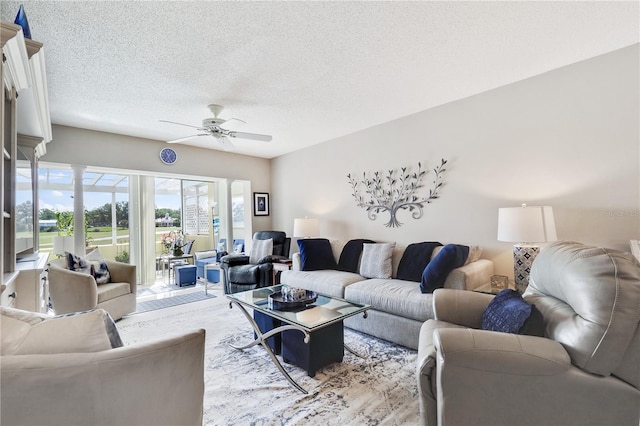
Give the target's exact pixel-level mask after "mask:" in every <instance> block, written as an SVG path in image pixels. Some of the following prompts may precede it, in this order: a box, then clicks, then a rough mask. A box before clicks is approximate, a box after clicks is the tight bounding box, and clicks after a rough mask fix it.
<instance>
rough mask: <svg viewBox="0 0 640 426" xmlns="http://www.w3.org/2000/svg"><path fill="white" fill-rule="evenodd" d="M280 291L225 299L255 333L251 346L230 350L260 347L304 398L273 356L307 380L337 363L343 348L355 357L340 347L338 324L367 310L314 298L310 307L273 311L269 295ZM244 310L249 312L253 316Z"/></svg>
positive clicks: (251, 292)
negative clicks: (297, 369)
mask: <svg viewBox="0 0 640 426" xmlns="http://www.w3.org/2000/svg"><path fill="white" fill-rule="evenodd" d="M282 287H283V286H282V285H276V286H273V287H265V288H259V289H255V290H249V291H243V292H240V293H233V294H228V295H227V298H229V307H230V308H232V307H233V305H235V306H237V307H238V308H240V311H241V312H242V313H243V314H244V316H245V317H246V318H247V320H248V321H249V323H250V324H251V326H252V327H253V330H254V332H255V340H253V341H252V342H249V343H248V344H246V345H243V346H234V345H231V346H232V347H233V348H235V349H239V350H243V349H248V348H251V347H253V346H255V345H258V344H261V345H262V346H263V347H264V348H265V350H266V351H267V354H269V357H270V358H271V360H272V361H273V363H274V364H275V365H276V367H278V369H279V370H280V372H281V373H282V374H283V375H284V377H285V378H286V379H287V380H288V381H289V383H291V385H292V386H293V387H295V388H296V389H298V390H299V391H300V392H302V393H305V394H306V393H308V392H307V391H306V390H304V389H303V388H302V387H301V386H300V385H299V384H298V383H296V382H295V381H294V380H293V379H292V378H291V376H290V375H289V374H288V373H287V371H286V370H285V369H284V367H283V366H282V364H281V363H280V361H279V360H278V358H277V356H276V354H280V355H282V359H283V360H284V361H285V362H287V363H291V364H294V365H297V366H299V367H302V368H304V369H305V370H306V371H307V374H308V375H309V376H311V377H313V376H314V375H315V373H316V370H318V369H320V368H322V367H324V366H326V365H328V364H330V363H332V362H341V361H342V358H343V356H344V349H345V348H346V349H347V350H348V351H349V352H351V353H353V354H355V355H358V354H357V353H356V352H354V351H353V350H352V349H350V348H349V347H348V346H347V345H345V344H344V326H343V323H342V322H343V320H344V319H345V318H348V317H350V316H353V315H358V314H363V315H364V317H365V318H366V317H367V310H368V309H369V308H370V306H369V305H362V304H358V303H351V302H348V301H346V300H344V299H340V298H337V297H331V296H325V295H322V294H317V299H316V301H315V302H313V303H312V304H310V305H306V306H301V307H298V308H293V309H274V308H272V307H270V305H269V295H274V294H276V293H279V292H280V291H281V288H282ZM248 310H252V311H253V316H252V315H251V313H249V311H248ZM358 356H360V355H358Z"/></svg>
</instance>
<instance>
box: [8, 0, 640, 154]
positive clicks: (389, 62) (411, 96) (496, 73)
mask: <svg viewBox="0 0 640 426" xmlns="http://www.w3.org/2000/svg"><path fill="white" fill-rule="evenodd" d="M20 3H23V4H24V7H25V10H26V13H27V17H28V20H29V24H30V28H31V33H32V36H33V38H34V39H35V40H38V41H41V42H43V43H44V46H45V47H44V49H45V54H46V65H47V72H48V75H47V78H48V86H49V102H50V108H51V120H52V122H53V123H55V124H63V125H68V126H75V127H82V128H88V129H95V130H100V131H107V132H113V133H119V134H125V135H132V136H140V137H145V138H151V139H158V140H169V139H175V138H180V137H184V136H188V135H190V134H192V132H191V130H192V129H189V128H187V127H182V126H175V125H170V124H166V123H159V122H158V120H161V119H164V120H170V121H176V122H181V123H187V124H192V125H200V123H201V121H202V119H203V118H206V117H209V116H210V112H209V110H208V109H207V105H208V104H211V103H217V104H222V105H224V106H225V107H226V109H225V111H224V112H223V113H222V115H221V116H222V118H231V117H236V118H240V119H242V120H244V121H246V124H244V125H242V126H241V127H240V128H237V129H236V130H239V131H243V132H254V133H266V134H270V135H273V141H272V142H269V143H265V142H254V141H248V140H240V139H235V140H233V143H234V145H235V147H236V150H235V152H237V153H241V154H248V155H256V156H260V157H266V158H272V157H275V156H278V155H282V154H284V153H287V152H291V151H294V150H297V149H301V148H304V147H307V146H309V145H312V144H316V143H320V142H323V141H326V140H329V139H333V138H336V137H339V136H342V135H345V134H349V133H352V132H355V131H357V130H360V129H363V128H367V127H371V126H374V125H376V124H380V123H384V122H387V121H390V120H393V119H396V118H399V117H403V116H406V115H409V114H413V113H416V112H419V111H422V110H425V109H428V108H431V107H434V106H437V105H441V104H443V103H446V102H450V101H453V100H456V99H460V98H464V97H467V96H470V95H474V94H477V93H480V92H483V91H486V90H490V89H493V88H496V87H499V86H503V85H505V84H509V83H512V82H515V81H518V80H522V79H525V78H528V77H531V76H534V75H536V74H540V73H543V72H545V71H548V70H551V69H554V68H558V67H561V66H564V65H568V64H571V63H574V62H577V61H580V60H583V59H587V58H590V57H593V56H597V55H599V54H603V53H606V52H609V51H612V50H615V49H618V48H621V47H625V46H628V45H631V44H634V43H637V42H638V41H639V33H640V28H639V19H640V18H639V14H640V10H639V3H638V2H637V1H632V2H469V3H467V2H446V1H445V2H204V1H196V2H193V1H176V2H164V1H162V2H161V1H135V2H134V1H130V2H121V1H117V2H116V1H105V2H96V1H92V2H70V1H23V2H11V1H5V0H3V1H2V2H0V4H1V6H0V7H1V14H2V19H3V20H4V21H10V22H13V19H14V17H15V14H16V12H17V10H18V6H19V4H20ZM54 142H55V141H54ZM190 144H193V145H197V146H202V147H210V148H214V149H220V147H219V145H217V144H216V142H214V140H213V139H212V138H209V137H205V138H198V139H195V140H193V142H190Z"/></svg>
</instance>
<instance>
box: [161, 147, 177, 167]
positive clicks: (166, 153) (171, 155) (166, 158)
mask: <svg viewBox="0 0 640 426" xmlns="http://www.w3.org/2000/svg"><path fill="white" fill-rule="evenodd" d="M177 159H178V154H176V151H175V150H174V149H173V148H162V150H161V151H160V160H161V161H162V162H163V163H164V164H173V163H175V162H176V160H177Z"/></svg>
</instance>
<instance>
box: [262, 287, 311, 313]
mask: <svg viewBox="0 0 640 426" xmlns="http://www.w3.org/2000/svg"><path fill="white" fill-rule="evenodd" d="M285 291H286V290H285ZM316 300H318V294H317V293H316V292H315V291H310V290H304V293H302V294H300V293H298V294H297V295H296V296H295V297H293V298H292V297H291V296H290V295H287V294H283V293H282V292H281V291H279V292H277V293H273V294H270V295H269V309H277V310H281V311H286V310H288V309H297V308H302V307H304V306H307V305H310V304H312V303H313V302H315V301H316Z"/></svg>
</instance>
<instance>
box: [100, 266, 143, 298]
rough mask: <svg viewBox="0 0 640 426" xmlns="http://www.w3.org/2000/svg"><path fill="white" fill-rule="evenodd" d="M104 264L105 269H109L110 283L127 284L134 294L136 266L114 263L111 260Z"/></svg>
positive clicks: (135, 289)
mask: <svg viewBox="0 0 640 426" xmlns="http://www.w3.org/2000/svg"><path fill="white" fill-rule="evenodd" d="M106 262H107V268H109V274H110V275H111V282H114V283H129V285H130V286H131V293H133V294H135V293H136V291H137V288H136V285H137V282H136V281H137V279H136V265H130V264H128V263H123V262H116V261H113V260H107V261H106Z"/></svg>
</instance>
